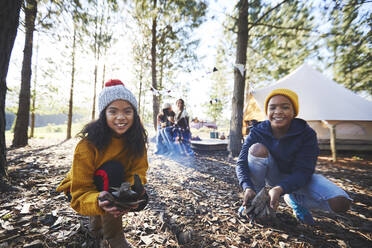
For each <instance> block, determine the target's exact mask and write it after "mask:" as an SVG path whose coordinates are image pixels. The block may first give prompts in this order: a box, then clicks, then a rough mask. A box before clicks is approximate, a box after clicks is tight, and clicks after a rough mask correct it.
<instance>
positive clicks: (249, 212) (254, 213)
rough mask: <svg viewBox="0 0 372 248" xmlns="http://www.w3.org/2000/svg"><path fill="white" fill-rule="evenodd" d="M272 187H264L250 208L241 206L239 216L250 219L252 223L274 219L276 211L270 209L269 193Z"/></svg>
mask: <svg viewBox="0 0 372 248" xmlns="http://www.w3.org/2000/svg"><path fill="white" fill-rule="evenodd" d="M269 190H270V187H268V186H265V187H263V188H262V189H261V190H260V192H258V194H257V195H256V196H255V197H254V198H253V200H252V201H251V202H250V205H249V206H241V207H240V208H239V215H240V216H241V217H244V218H248V219H250V220H251V221H254V220H256V219H260V218H263V217H273V216H274V213H275V212H274V210H273V209H272V208H271V207H270V197H269V194H268V192H269Z"/></svg>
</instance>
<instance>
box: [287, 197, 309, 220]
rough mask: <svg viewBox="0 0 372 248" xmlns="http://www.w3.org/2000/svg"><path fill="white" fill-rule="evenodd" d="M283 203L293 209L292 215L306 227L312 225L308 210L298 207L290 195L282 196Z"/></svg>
mask: <svg viewBox="0 0 372 248" xmlns="http://www.w3.org/2000/svg"><path fill="white" fill-rule="evenodd" d="M284 201H285V203H287V205H288V206H290V207H291V208H292V209H293V215H294V216H296V218H297V219H298V220H299V221H301V222H302V223H304V224H307V225H314V224H315V222H314V219H313V216H312V215H311V213H310V212H309V210H307V209H306V208H304V207H303V206H301V205H299V204H298V203H297V202H296V201H295V200H294V199H293V196H292V195H291V194H285V195H284Z"/></svg>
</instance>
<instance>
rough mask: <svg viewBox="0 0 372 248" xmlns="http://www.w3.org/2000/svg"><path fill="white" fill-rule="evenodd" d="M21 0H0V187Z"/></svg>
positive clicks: (3, 175)
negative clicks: (9, 77)
mask: <svg viewBox="0 0 372 248" xmlns="http://www.w3.org/2000/svg"><path fill="white" fill-rule="evenodd" d="M21 4H22V1H21V0H12V1H0V187H2V186H1V182H2V180H3V179H4V178H5V177H6V176H7V164H6V142H5V96H6V90H7V86H6V76H7V74H8V68H9V60H10V55H11V53H12V50H13V45H14V40H15V37H16V35H17V28H18V23H19V12H20V10H21Z"/></svg>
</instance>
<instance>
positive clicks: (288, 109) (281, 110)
mask: <svg viewBox="0 0 372 248" xmlns="http://www.w3.org/2000/svg"><path fill="white" fill-rule="evenodd" d="M267 116H268V118H269V121H270V123H271V128H272V130H273V133H274V134H275V133H280V134H281V135H280V136H282V135H284V134H285V133H286V132H287V130H288V129H289V126H290V125H291V121H292V120H293V118H294V116H295V112H294V108H293V104H292V102H291V101H290V100H289V98H287V97H286V96H283V95H275V96H273V97H271V98H270V100H269V102H268V108H267Z"/></svg>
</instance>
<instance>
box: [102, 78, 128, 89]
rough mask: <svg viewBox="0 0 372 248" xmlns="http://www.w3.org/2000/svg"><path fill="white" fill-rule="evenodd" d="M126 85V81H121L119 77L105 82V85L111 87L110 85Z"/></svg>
mask: <svg viewBox="0 0 372 248" xmlns="http://www.w3.org/2000/svg"><path fill="white" fill-rule="evenodd" d="M120 84H121V85H123V86H125V85H124V83H123V82H122V81H120V80H119V79H110V80H109V81H107V82H106V83H105V87H109V86H115V85H120Z"/></svg>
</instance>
